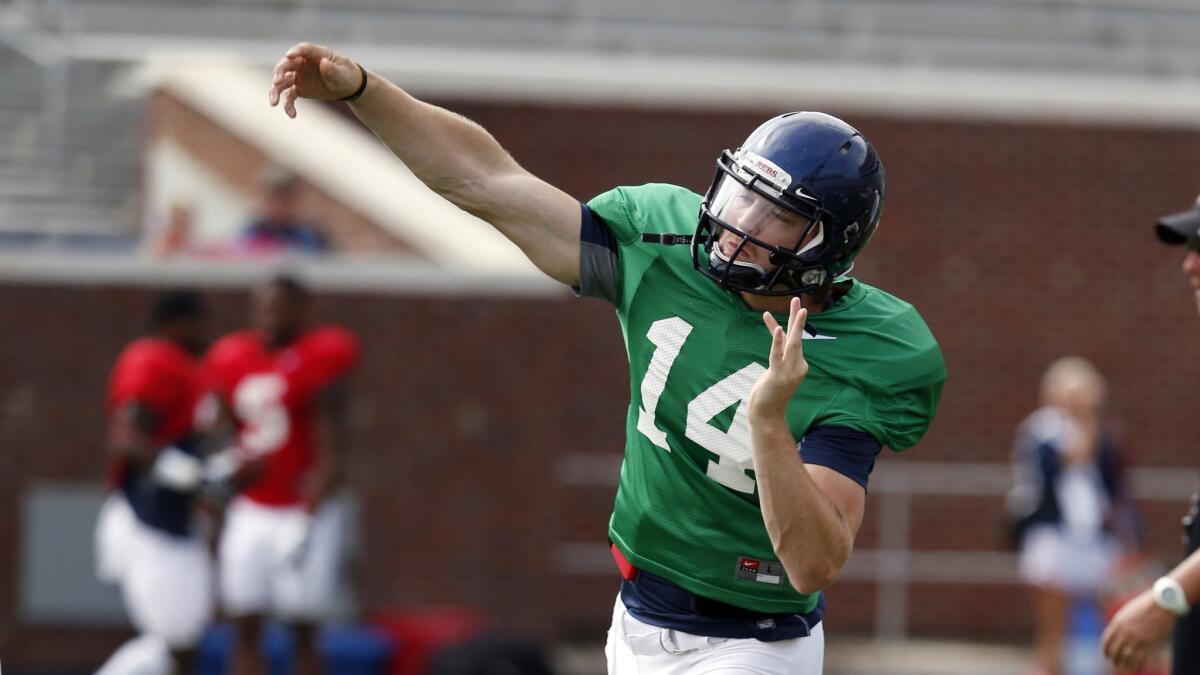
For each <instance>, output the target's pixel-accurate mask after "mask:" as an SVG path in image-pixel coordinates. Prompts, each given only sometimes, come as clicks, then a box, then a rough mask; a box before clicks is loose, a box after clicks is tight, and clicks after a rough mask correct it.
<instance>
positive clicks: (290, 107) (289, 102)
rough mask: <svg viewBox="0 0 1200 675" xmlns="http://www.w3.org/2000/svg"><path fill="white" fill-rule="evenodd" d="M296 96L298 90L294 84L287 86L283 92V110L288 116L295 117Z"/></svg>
mask: <svg viewBox="0 0 1200 675" xmlns="http://www.w3.org/2000/svg"><path fill="white" fill-rule="evenodd" d="M297 96H298V92H297V91H296V87H295V85H293V86H291V87H288V88H287V89H285V90H284V92H283V111H284V112H286V113H287V116H288V117H292V118H294V117H296V97H297Z"/></svg>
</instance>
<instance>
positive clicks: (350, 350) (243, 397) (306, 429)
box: [204, 327, 358, 506]
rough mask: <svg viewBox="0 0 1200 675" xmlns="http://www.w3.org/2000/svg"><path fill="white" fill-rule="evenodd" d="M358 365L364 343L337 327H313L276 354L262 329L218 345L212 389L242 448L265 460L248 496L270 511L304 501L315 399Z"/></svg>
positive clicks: (211, 360)
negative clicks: (228, 414) (360, 344)
mask: <svg viewBox="0 0 1200 675" xmlns="http://www.w3.org/2000/svg"><path fill="white" fill-rule="evenodd" d="M357 361H358V341H357V340H356V339H355V338H354V335H352V334H351V333H350V332H349V331H347V330H345V329H342V328H336V327H322V328H314V329H311V330H308V331H306V332H304V333H303V334H301V335H300V336H299V337H297V338H296V339H295V340H293V341H292V342H291V343H289V344H288V345H286V346H284V347H282V348H280V349H276V350H274V351H272V350H271V349H270V347H268V346H267V344H266V342H265V341H264V339H263V336H262V334H261V333H260V332H258V331H256V330H246V331H241V332H238V333H233V334H230V335H227V336H225V337H223V338H221V339H220V340H219V341H217V343H216V344H214V345H213V346H212V348H211V349H210V350H209V352H208V355H207V356H206V357H205V360H204V370H205V378H206V380H207V382H208V385H209V387H211V389H212V390H213V391H215V392H216V393H217V395H218V396H220V397H221V399H222V401H224V403H225V404H226V406H227V407H228V409H229V410H231V411H232V412H233V416H234V422H235V424H236V426H237V432H238V448H239V449H240V451H241V452H242V453H243V454H244V455H245V456H246V457H247V458H261V459H263V460H265V462H266V467H265V471H264V474H263V477H262V479H261V480H259V481H258V482H256V483H255V484H254V485H252V486H250V487H249V488H247V489H246V490H245V491H244V493H243V494H245V495H246V496H247V497H249V498H250V499H253V500H254V501H256V502H259V503H260V504H266V505H272V506H285V505H293V504H298V503H299V502H300V501H301V487H302V485H303V481H304V479H305V477H306V476H307V473H308V471H309V469H310V468H311V467H312V464H313V455H314V453H313V430H314V423H315V421H316V401H317V397H318V395H319V394H320V393H321V390H322V389H324V388H325V387H327V386H328V385H329V384H331V383H332V382H334V381H336V380H337V379H339V378H340V377H342V376H343V375H345V374H346V373H347V372H349V371H350V369H351V368H353V367H354V365H355V363H356V362H357Z"/></svg>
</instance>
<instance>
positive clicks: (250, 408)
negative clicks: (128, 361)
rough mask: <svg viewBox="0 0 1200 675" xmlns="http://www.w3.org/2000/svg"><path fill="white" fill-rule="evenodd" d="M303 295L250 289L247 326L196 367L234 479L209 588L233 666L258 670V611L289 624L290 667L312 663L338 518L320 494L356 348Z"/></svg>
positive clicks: (330, 479) (332, 582)
mask: <svg viewBox="0 0 1200 675" xmlns="http://www.w3.org/2000/svg"><path fill="white" fill-rule="evenodd" d="M308 303H309V295H308V292H307V290H306V289H305V288H304V287H303V286H301V285H300V283H299V282H297V281H296V280H294V279H292V278H289V277H277V278H275V279H272V280H271V281H269V282H268V283H266V284H264V285H263V286H261V287H260V288H258V289H256V291H255V293H254V324H255V328H253V329H250V330H245V331H240V332H237V333H233V334H230V335H227V336H225V337H223V338H222V339H220V340H219V341H218V342H217V343H216V344H214V345H213V347H212V349H211V350H209V353H208V355H207V356H206V357H205V365H204V368H205V373H206V379H207V380H208V382H209V385H210V386H211V387H212V388H213V390H214V391H215V393H216V394H217V396H218V398H219V399H220V401H221V403H222V404H223V405H222V408H223V409H224V410H226V411H227V412H228V413H229V414H230V415H231V416H232V418H233V422H234V425H235V428H236V431H237V448H236V452H237V453H238V455H239V459H240V461H241V463H242V469H241V470H240V471H239V476H240V478H239V480H238V482H239V483H240V484H242V485H244V488H243V490H242V492H241V494H240V495H239V496H237V497H236V498H235V499H234V500H233V501H232V502H231V503H230V505H229V509H228V511H227V514H226V519H225V528H224V531H223V533H222V535H221V542H220V550H219V560H220V596H221V601H222V603H223V607H224V609H225V611H227V612H228V613H229V614H230V616H232V617H233V618H234V620H235V623H236V624H237V629H238V632H239V636H240V639H239V644H238V648H237V652H236V665H235V670H234V672H235V673H236V674H237V675H251V674H252V673H263V672H266V670H267V668H266V664H265V663H263V662H261V661H260V660H259V659H260V657H259V652H258V644H259V639H260V637H261V634H262V626H263V621H264V618H265V617H267V616H273V617H275V618H278V619H280V620H282V621H284V622H285V623H287V624H289V626H290V627H291V628H292V629H293V630H294V631H295V635H296V641H297V646H298V649H297V652H298V658H297V672H298V673H301V674H302V675H309V674H311V673H315V672H317V671H318V669H319V660H318V658H317V655H316V645H315V630H316V624H317V622H318V621H319V620H320V619H321V618H322V617H323V616H324V615H325V614H327V613H328V611H329V609H330V607H332V606H333V604H334V600H335V598H334V594H335V590H336V587H337V576H338V569H337V567H338V565H337V563H338V558H339V555H340V538H341V523H340V514H339V513H337V511H336V507H335V505H333V504H331V503H330V502H329V500H328V499H327V498H328V497H329V496H330V495H331V493H332V491H333V490H334V488H335V487H336V485H337V482H338V479H339V473H340V461H339V453H340V452H341V451H343V450H344V449H345V438H346V433H345V430H346V423H345V421H346V418H345V409H346V398H345V389H344V379H345V376H346V375H347V373H348V372H349V371H350V370H351V369H352V368H353V366H354V364H355V362H356V361H357V360H358V344H357V341H356V340H355V338H354V336H353V335H351V334H350V333H349V332H348V331H346V330H344V329H342V328H337V327H331V326H325V327H317V328H309V327H308V325H307V317H306V314H307V308H308Z"/></svg>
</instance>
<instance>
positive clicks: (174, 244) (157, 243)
mask: <svg viewBox="0 0 1200 675" xmlns="http://www.w3.org/2000/svg"><path fill="white" fill-rule="evenodd" d="M193 216H194V213H193V211H192V206H191V204H189V203H187V202H185V201H182V200H175V201H173V202H171V206H170V207H169V208H168V209H167V213H166V216H165V218H163V221H162V223H161V224H158V225H156V226H154V227H152V228H151V229H150V231H149V232H147V233H146V242H145V250H146V252H147V253H149V254H150V255H152V256H154V257H156V258H166V257H170V256H173V255H180V254H184V253H189V252H191V251H190V249H191V246H192V230H193V220H194V218H193Z"/></svg>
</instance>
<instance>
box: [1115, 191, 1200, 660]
mask: <svg viewBox="0 0 1200 675" xmlns="http://www.w3.org/2000/svg"><path fill="white" fill-rule="evenodd" d="M1154 231H1155V233H1156V234H1157V235H1158V238H1159V240H1160V241H1162V242H1163V243H1164V244H1168V245H1171V246H1184V247H1185V251H1186V253H1184V256H1183V265H1182V269H1183V275H1184V276H1185V277H1187V280H1188V283H1189V284H1190V285H1191V287H1192V295H1193V299H1194V300H1195V301H1196V308H1197V309H1200V197H1198V198H1197V199H1196V202H1195V203H1194V204H1193V206H1192V208H1191V209H1188V210H1187V211H1183V212H1181V213H1174V214H1171V215H1169V216H1164V217H1162V218H1159V219H1158V222H1156V223H1155V224H1154ZM1183 523H1184V527H1185V528H1186V529H1187V539H1186V542H1187V546H1186V549H1185V555H1186V556H1187V557H1185V558H1184V560H1183V562H1181V563H1179V564H1178V565H1176V566H1175V567H1174V568H1173V569H1172V570H1171V571H1170V572H1169V573H1167V574H1165V575H1163V576H1162V577H1160V578H1159V579H1158V580H1156V581H1155V582H1154V585H1153V586H1152V587H1150V588H1147V589H1146V590H1144V591H1142V592H1141V593H1140V594H1138V595H1137V596H1135V597H1134V598H1133V599H1132V600H1130V601H1129V602H1127V603H1125V605H1124V606H1122V607H1121V609H1120V610H1118V611H1117V613H1116V614H1115V615H1113V618H1112V621H1111V622H1109V624H1108V627H1106V628H1105V629H1104V635H1103V636H1102V637H1101V644H1102V645H1103V649H1104V656H1105V657H1107V658H1108V659H1109V660H1110V661H1112V663H1113V665H1115V666H1116V667H1118V668H1122V669H1125V670H1130V671H1135V670H1138V669H1139V668H1141V667H1142V664H1143V663H1144V662H1145V661H1146V659H1147V658H1148V657H1149V656H1150V655H1151V654H1152V653H1153V652H1154V650H1155V649H1156V648H1157V647H1158V646H1159V645H1160V644H1161V643H1162V642H1164V641H1165V640H1166V639H1167V637H1168V636H1171V635H1172V633H1174V635H1173V637H1172V639H1171V672H1172V673H1173V675H1189V674H1191V673H1197V672H1200V609H1197V606H1198V604H1200V489H1198V490H1197V492H1196V495H1195V496H1194V497H1193V498H1192V509H1191V511H1190V512H1189V513H1188V515H1187V516H1186V517H1184V519H1183Z"/></svg>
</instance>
